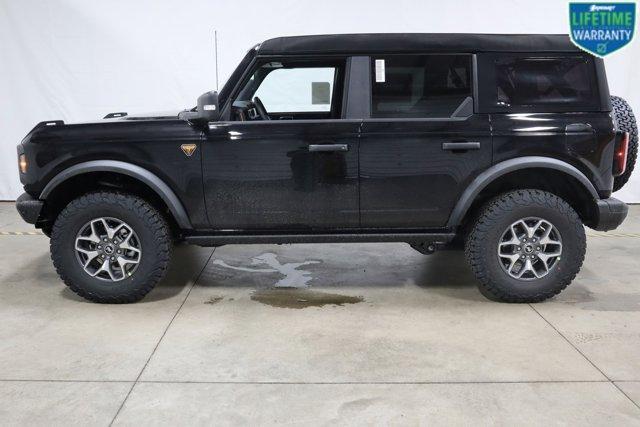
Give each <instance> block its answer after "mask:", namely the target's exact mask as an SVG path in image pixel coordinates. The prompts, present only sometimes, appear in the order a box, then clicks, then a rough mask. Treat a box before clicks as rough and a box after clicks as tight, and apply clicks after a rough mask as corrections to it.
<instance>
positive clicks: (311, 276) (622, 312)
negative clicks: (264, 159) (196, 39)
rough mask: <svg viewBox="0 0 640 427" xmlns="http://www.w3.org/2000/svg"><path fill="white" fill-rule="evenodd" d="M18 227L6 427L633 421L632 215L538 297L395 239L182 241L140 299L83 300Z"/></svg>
mask: <svg viewBox="0 0 640 427" xmlns="http://www.w3.org/2000/svg"><path fill="white" fill-rule="evenodd" d="M15 231H32V229H31V228H30V227H29V226H28V225H27V224H25V223H23V222H22V221H21V220H20V219H19V218H18V217H17V214H15V212H14V207H13V204H11V203H0V424H2V425H6V424H47V425H51V424H64V425H69V424H82V425H108V424H110V423H113V424H115V425H140V424H143V425H144V424H149V425H151V424H153V425H156V424H166V425H171V424H216V425H244V424H247V425H255V424H275V423H294V424H314V425H315V424H329V423H340V424H388V423H393V424H416V423H418V422H421V423H427V422H428V423H430V424H443V425H451V424H471V423H477V422H478V421H480V422H481V423H482V424H498V425H510V424H531V425H547V424H550V423H552V424H578V423H580V424H587V423H589V424H592V425H593V424H596V425H604V424H606V425H640V406H639V405H640V281H639V280H638V277H640V263H639V262H638V260H637V254H638V249H639V248H640V207H632V211H631V214H630V218H629V219H628V220H627V222H626V224H625V225H624V227H623V228H622V229H621V230H618V231H617V232H616V233H615V234H611V233H609V234H607V235H606V236H605V235H604V234H603V233H595V232H592V231H589V236H590V237H589V249H588V253H587V259H586V261H585V265H584V267H583V269H582V272H581V273H580V275H579V276H578V278H577V279H576V280H575V282H574V283H573V284H572V285H571V286H570V287H569V288H568V289H567V290H566V291H565V292H563V293H562V294H561V295H560V296H559V297H557V298H555V299H553V300H551V301H548V302H545V303H541V304H531V305H528V304H524V305H510V304H498V303H492V302H489V301H487V300H485V299H484V298H483V297H482V296H481V295H480V294H479V293H478V291H477V290H476V287H475V283H474V280H473V278H472V276H471V273H470V272H469V270H468V268H467V267H466V264H465V263H464V259H463V257H462V254H460V253H456V252H441V253H437V254H435V255H432V256H429V257H425V256H423V255H420V254H418V253H417V252H415V251H413V250H412V249H410V248H409V247H408V246H407V245H404V244H351V245H338V244H335V245H292V246H275V245H261V246H227V247H222V248H219V249H217V250H216V251H213V250H212V249H206V248H197V247H189V246H180V247H178V248H176V250H175V252H174V263H173V266H172V268H171V271H170V273H169V275H168V277H167V279H166V280H165V281H164V282H163V283H162V284H161V285H160V286H159V287H158V288H156V289H155V290H154V291H153V292H152V293H151V294H150V295H149V296H148V297H147V298H146V299H145V300H143V301H142V302H141V303H138V304H132V305H112V306H109V305H98V304H91V303H87V302H85V301H83V300H81V299H79V298H78V297H76V296H75V294H73V293H72V292H70V291H68V290H67V289H66V288H65V287H64V285H63V284H62V282H61V281H60V280H59V279H58V277H57V276H56V274H55V272H54V270H53V268H52V266H51V261H50V260H49V252H48V240H47V238H46V237H44V236H42V235H16V234H11V233H7V232H15ZM305 283H306V284H307V285H308V287H307V288H302V289H288V288H284V289H274V287H278V286H291V285H293V286H300V285H303V284H305Z"/></svg>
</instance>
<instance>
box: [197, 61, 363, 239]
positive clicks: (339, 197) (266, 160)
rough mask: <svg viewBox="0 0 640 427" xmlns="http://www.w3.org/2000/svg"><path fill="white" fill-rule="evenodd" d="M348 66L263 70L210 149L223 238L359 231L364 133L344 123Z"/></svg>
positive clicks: (212, 201) (284, 65) (280, 64)
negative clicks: (232, 232)
mask: <svg viewBox="0 0 640 427" xmlns="http://www.w3.org/2000/svg"><path fill="white" fill-rule="evenodd" d="M343 62H344V61H342V60H335V59H333V60H331V61H315V62H309V61H291V60H289V61H284V60H280V61H276V60H263V61H259V62H258V63H256V65H255V66H254V71H253V73H252V74H251V76H250V78H249V79H248V80H247V81H246V82H245V84H244V88H243V89H242V90H241V91H240V92H239V93H238V95H237V96H236V99H235V100H234V101H233V110H232V112H231V120H229V121H226V122H220V123H212V124H211V125H210V126H209V129H208V131H207V132H206V141H205V142H204V144H203V175H204V191H205V197H206V206H207V214H208V217H209V221H210V224H211V226H212V227H213V228H215V229H243V230H274V229H279V230H282V231H284V230H293V231H298V230H302V231H313V230H326V229H331V228H336V227H341V228H342V227H346V228H349V227H357V226H358V223H359V216H358V214H359V212H358V130H359V126H360V123H361V121H358V120H345V119H342V111H341V106H342V93H343V88H344V84H343V79H344V64H343Z"/></svg>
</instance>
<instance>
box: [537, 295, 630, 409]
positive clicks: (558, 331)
mask: <svg viewBox="0 0 640 427" xmlns="http://www.w3.org/2000/svg"><path fill="white" fill-rule="evenodd" d="M528 306H529V307H531V309H532V310H533V311H534V312H536V314H537V315H538V316H540V318H541V319H542V320H544V321H545V322H546V323H547V325H549V326H551V328H553V330H554V331H556V333H557V334H558V335H560V336H561V337H562V338H563V339H564V340H565V341H566V342H567V344H569V345H570V346H571V347H573V349H574V350H575V351H577V352H578V353H579V354H580V355H581V356H582V357H583V358H584V359H585V360H586V361H587V362H589V363H590V364H591V366H593V367H594V368H596V369H597V370H598V372H600V373H601V374H602V375H603V376H604V377H605V378H606V379H607V381H609V382H610V383H611V385H612V386H614V387H615V388H616V389H617V390H618V391H619V392H620V393H622V395H623V396H624V397H626V398H627V399H628V400H629V401H630V402H631V403H632V404H633V405H634V406H635V407H636V408H638V409H639V410H640V404H638V403H636V402H635V401H634V400H633V399H631V398H630V397H629V396H628V395H627V393H625V392H624V391H622V389H621V388H620V387H618V385H617V384H616V383H615V382H613V380H612V379H611V378H609V376H608V375H607V374H605V373H604V371H603V370H602V369H600V368H599V367H598V366H597V365H596V364H595V363H594V362H592V361H591V359H589V358H588V357H587V356H586V355H585V354H584V353H583V352H582V351H581V350H580V349H579V348H578V347H577V346H576V345H575V344H573V343H572V342H571V341H570V340H569V338H567V337H566V336H565V335H564V334H563V333H562V332H560V330H559V329H558V328H556V327H555V326H554V325H553V324H552V323H551V322H549V321H548V320H547V319H546V318H545V317H544V316H543V315H542V314H541V313H540V312H539V311H538V310H536V308H535V307H534V306H533V305H532V304H528Z"/></svg>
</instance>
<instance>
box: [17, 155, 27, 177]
mask: <svg viewBox="0 0 640 427" xmlns="http://www.w3.org/2000/svg"><path fill="white" fill-rule="evenodd" d="M18 165H19V166H20V172H21V173H27V167H28V166H29V164H28V163H27V156H25V155H24V154H20V157H19V158H18Z"/></svg>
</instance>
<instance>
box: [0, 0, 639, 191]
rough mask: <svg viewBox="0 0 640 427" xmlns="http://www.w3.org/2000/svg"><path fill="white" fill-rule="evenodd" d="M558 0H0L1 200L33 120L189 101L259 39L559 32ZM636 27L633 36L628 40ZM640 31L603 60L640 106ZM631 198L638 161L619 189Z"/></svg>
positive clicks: (563, 23) (613, 84)
mask: <svg viewBox="0 0 640 427" xmlns="http://www.w3.org/2000/svg"><path fill="white" fill-rule="evenodd" d="M567 9H568V7H567V2H565V1H563V0H545V1H542V0H538V1H535V2H534V1H531V0H516V1H514V0H505V1H497V0H484V1H478V0H458V1H430V0H429V1H427V0H413V1H409V0H394V1H389V0H367V1H347V0H278V1H274V0H262V1H255V0H243V1H214V0H209V1H205V0H202V1H197V0H186V1H185V0H182V1H175V0H172V1H159V0H101V1H98V0H57V1H55V0H50V1H47V0H42V1H37V0H0V123H1V132H0V200H12V199H14V198H15V197H16V196H18V195H19V194H20V193H21V186H20V183H19V181H18V178H17V164H16V163H17V162H16V151H15V146H16V145H17V144H18V143H19V142H20V140H21V139H22V138H23V137H24V135H26V133H27V132H28V131H29V130H30V129H31V128H32V127H33V126H34V125H35V124H36V123H37V122H38V121H41V120H53V119H63V120H65V121H66V122H70V121H81V120H89V119H95V118H100V117H102V116H104V115H105V114H106V113H108V112H114V111H128V112H129V113H131V112H144V111H161V110H169V109H178V108H183V107H191V106H193V105H195V100H196V98H197V96H198V95H199V94H201V93H202V92H205V91H206V90H209V89H214V88H215V72H214V70H215V65H214V64H215V62H214V55H213V42H212V39H213V37H212V34H213V29H214V28H215V29H216V30H217V31H218V49H219V51H218V53H219V56H218V58H219V71H220V73H219V77H220V85H222V83H223V82H224V81H225V79H226V77H227V76H228V75H229V74H230V73H231V71H232V70H233V68H234V67H235V65H236V64H237V62H238V61H239V60H240V58H241V57H242V55H244V53H245V52H246V50H247V49H249V48H250V47H251V46H253V45H254V44H255V43H258V42H260V41H262V40H265V39H267V38H271V37H276V36H282V35H299V34H323V33H353V32H479V33H567V32H568V28H567V26H568V18H567V14H568V12H567ZM638 37H640V36H636V38H638ZM638 65H640V40H635V41H634V42H632V44H631V46H629V47H627V48H625V49H624V50H623V51H622V52H620V53H618V54H614V55H613V56H612V57H611V58H610V59H606V66H607V73H608V76H609V85H610V89H611V93H613V94H617V95H622V96H624V97H625V98H626V99H627V100H628V101H629V102H631V104H632V106H633V107H634V109H635V111H636V113H637V114H638V115H639V116H640V79H639V78H638ZM618 197H620V198H622V199H623V200H625V201H627V202H640V171H638V172H636V174H635V175H634V176H633V177H632V182H631V184H628V185H627V186H626V187H625V188H624V189H623V190H622V191H620V192H619V193H618Z"/></svg>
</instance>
